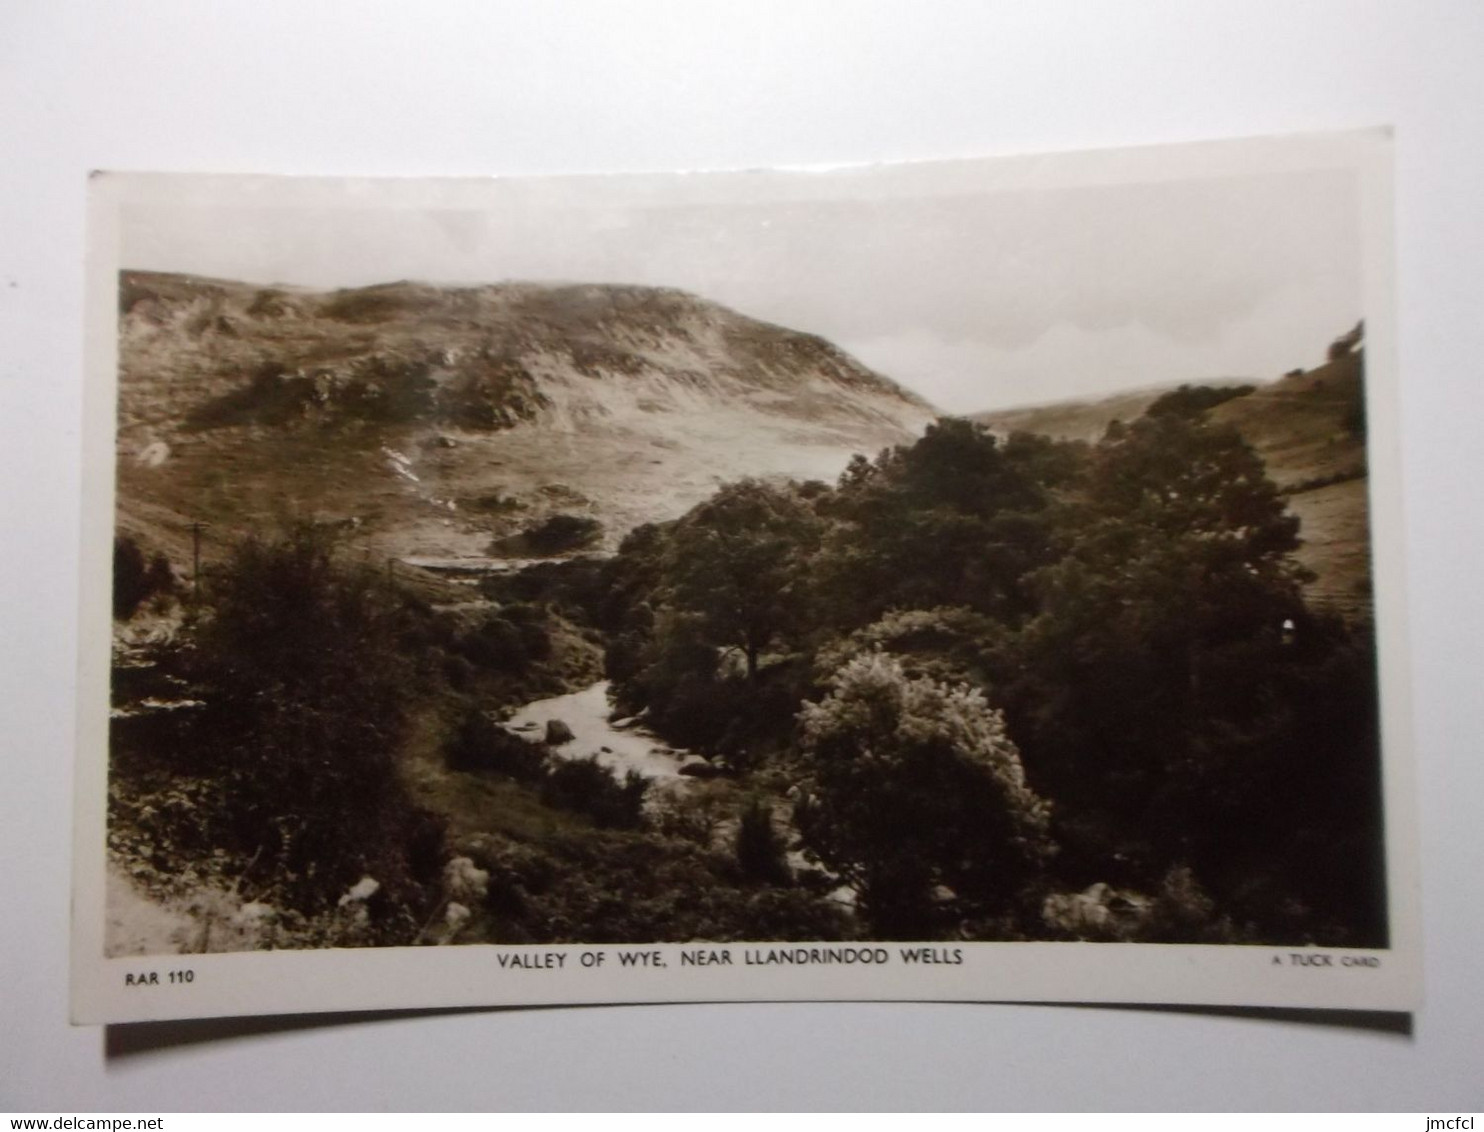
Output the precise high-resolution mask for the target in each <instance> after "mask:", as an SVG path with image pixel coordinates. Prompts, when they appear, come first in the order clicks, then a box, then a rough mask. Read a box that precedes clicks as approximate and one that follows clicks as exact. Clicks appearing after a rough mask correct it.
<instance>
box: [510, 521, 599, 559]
mask: <svg viewBox="0 0 1484 1132" xmlns="http://www.w3.org/2000/svg"><path fill="white" fill-rule="evenodd" d="M602 533H603V524H602V523H600V522H598V520H596V519H594V518H591V517H589V516H587V515H568V514H566V513H560V514H556V515H551V516H549V517H548V518H546V519H542V520H540V521H539V522H533V523H530V524H528V525H527V526H526V528H525V529H524V530H523V531H522V532H521V535H522V537H523V538H524V540H525V544H526V546H527V547H529V548H530V550H531V552H532V553H533V554H565V553H567V552H568V551H572V550H581V549H582V548H584V547H588V546H591V545H592V544H593V543H595V542H597V541H598V539H599V537H600V536H601V535H602Z"/></svg>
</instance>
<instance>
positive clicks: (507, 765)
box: [443, 709, 546, 782]
mask: <svg viewBox="0 0 1484 1132" xmlns="http://www.w3.org/2000/svg"><path fill="white" fill-rule="evenodd" d="M443 757H444V759H445V761H446V762H447V763H448V766H449V768H450V769H451V770H464V771H485V772H488V773H491V774H502V775H504V776H505V777H507V778H513V779H515V780H516V781H518V782H537V781H540V779H541V778H542V776H543V775H544V774H545V773H546V748H545V746H544V745H542V744H539V743H533V742H530V741H529V740H526V739H522V738H520V736H518V735H512V734H510V732H508V731H506V730H505V729H504V728H503V727H501V726H499V725H498V724H497V723H495V722H494V721H492V720H491V719H490V718H489V716H487V715H486V714H485V713H484V712H482V711H478V710H474V709H471V710H470V711H469V712H467V713H466V714H465V715H464V718H463V719H462V720H461V721H460V723H459V726H458V728H457V729H456V730H455V731H454V733H453V734H452V735H451V736H450V737H449V739H448V741H447V743H445V744H444V748H443Z"/></svg>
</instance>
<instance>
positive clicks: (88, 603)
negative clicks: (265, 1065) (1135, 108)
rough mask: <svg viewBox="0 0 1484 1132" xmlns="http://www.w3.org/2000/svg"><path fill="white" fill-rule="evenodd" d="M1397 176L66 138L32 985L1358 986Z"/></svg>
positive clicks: (1404, 934)
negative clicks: (48, 856) (610, 167)
mask: <svg viewBox="0 0 1484 1132" xmlns="http://www.w3.org/2000/svg"><path fill="white" fill-rule="evenodd" d="M1388 169H1389V139H1388V138H1387V137H1386V135H1385V134H1384V133H1381V132H1372V133H1359V134H1346V135H1323V136H1316V137H1314V138H1293V139H1267V140H1261V141H1252V142H1232V143H1210V144H1204V145H1192V146H1185V147H1174V148H1171V149H1168V150H1159V149H1150V150H1137V151H1116V152H1109V153H1090V154H1071V155H1062V156H1059V157H1046V158H1038V159H994V160H968V161H955V162H943V163H921V164H912V165H899V166H867V167H860V168H842V169H830V170H780V171H773V172H738V173H676V174H667V175H659V174H655V175H647V174H646V175H631V176H590V177H570V178H545V179H529V180H520V179H511V180H494V181H436V180H422V181H417V180H407V181H380V182H375V181H343V180H342V181H333V180H328V179H294V178H271V177H207V176H188V175H168V174H114V173H99V174H96V175H95V176H94V178H93V184H92V208H93V213H92V220H93V227H92V232H91V239H92V249H91V250H92V260H91V262H90V265H89V287H90V302H91V303H92V306H93V309H92V311H91V323H90V328H91V331H92V340H91V341H90V343H89V349H90V352H91V353H90V378H89V380H90V385H89V397H90V399H91V401H90V410H89V413H90V415H89V433H88V444H89V447H88V456H89V460H90V467H89V470H88V473H87V477H88V478H87V490H88V492H89V495H88V500H87V503H86V506H85V512H86V516H85V522H86V523H87V529H86V531H85V535H84V537H85V543H86V545H87V546H88V547H89V548H91V550H92V551H93V552H94V555H93V560H94V568H93V570H92V574H91V578H90V580H89V581H88V583H87V586H86V588H87V593H85V595H84V606H83V615H84V626H85V629H86V630H87V632H88V634H89V636H88V637H87V639H86V640H85V641H84V648H83V653H84V656H83V660H82V665H83V672H82V678H81V683H80V687H81V689H82V703H81V704H80V705H79V713H80V732H79V734H80V738H81V743H82V747H81V751H80V755H79V775H78V778H79V783H78V792H79V799H78V830H77V844H78V859H77V862H76V869H77V893H76V904H75V911H76V915H77V922H78V927H77V928H76V929H75V936H74V962H75V977H76V978H77V979H78V983H77V987H78V988H79V989H78V990H77V992H76V993H77V998H76V1003H75V1009H79V1010H80V1011H81V1012H82V1013H83V1014H85V1015H88V1016H90V1017H92V1019H93V1020H99V1019H100V1018H102V1017H103V1016H107V1017H108V1018H109V1019H110V1020H118V1019H120V1018H123V1017H136V1016H149V1017H168V1016H180V1015H189V1014H192V1013H208V1012H211V1013H247V1012H255V1011H272V1010H284V1009H290V1008H292V1009H296V1010H303V1009H330V1008H336V1009H345V1008H348V1007H350V1006H352V1005H364V1006H366V1007H374V1006H381V1005H400V1006H424V1005H446V1004H464V1003H468V1004H476V1003H485V1002H516V1001H519V1002H544V1001H552V1002H555V1001H633V1000H639V1001H662V1000H684V999H698V998H699V999H705V998H713V999H714V998H810V997H826V998H829V997H834V998H839V997H851V998H910V997H926V998H956V999H994V998H1032V999H1062V998H1072V999H1080V1000H1102V999H1107V1000H1110V1001H1170V1002H1230V1003H1250V1004H1256V1005H1263V1004H1297V1005H1304V1004H1310V1003H1311V1002H1312V1004H1315V1005H1321V1004H1323V1005H1336V1004H1338V1005H1349V1004H1353V1005H1356V1006H1392V1007H1395V1006H1401V1005H1405V1004H1407V1003H1408V1002H1409V1001H1410V997H1411V996H1412V995H1413V994H1414V993H1415V990H1414V983H1415V977H1416V953H1415V907H1414V899H1415V898H1414V894H1413V893H1412V891H1411V887H1412V886H1411V880H1410V877H1411V875H1412V874H1411V871H1410V870H1411V868H1412V852H1413V850H1412V840H1413V835H1414V831H1413V828H1412V817H1411V814H1410V811H1409V809H1408V806H1409V799H1410V793H1409V791H1410V775H1411V768H1410V763H1409V760H1410V751H1409V748H1408V736H1407V730H1406V723H1407V721H1406V701H1405V669H1404V666H1403V664H1402V660H1403V657H1402V655H1401V654H1400V652H1399V650H1400V647H1401V646H1400V636H1399V628H1400V626H1401V625H1403V624H1404V622H1403V620H1402V616H1403V615H1402V611H1401V610H1400V608H1399V606H1398V605H1397V604H1396V602H1397V598H1398V591H1397V585H1396V583H1397V581H1398V578H1399V576H1398V575H1397V574H1396V573H1395V569H1394V566H1389V565H1386V564H1385V562H1384V556H1383V555H1381V554H1380V553H1379V552H1378V551H1377V549H1376V548H1377V547H1380V546H1383V545H1385V542H1384V541H1383V540H1382V539H1381V538H1380V537H1377V535H1376V532H1377V531H1378V529H1380V530H1382V531H1383V532H1385V531H1389V532H1390V535H1391V539H1390V540H1389V541H1390V542H1392V543H1394V542H1395V541H1396V539H1397V538H1399V535H1400V532H1399V527H1398V525H1397V518H1396V515H1395V500H1396V496H1397V484H1396V477H1395V474H1394V473H1395V469H1394V464H1393V461H1394V453H1393V452H1392V448H1393V447H1394V446H1393V445H1392V444H1391V443H1390V441H1391V438H1392V437H1393V435H1394V432H1393V430H1394V427H1395V426H1394V422H1393V421H1391V420H1390V419H1389V411H1390V407H1391V405H1392V403H1393V401H1392V399H1393V398H1394V394H1395V380H1396V378H1395V372H1394V362H1393V360H1392V350H1393V341H1392V338H1391V337H1390V336H1389V335H1390V328H1391V326H1392V318H1393V313H1392V311H1391V309H1390V305H1391V304H1392V302H1393V301H1394V300H1393V296H1392V292H1391V282H1390V278H1389V275H1388V271H1389V260H1388V256H1389V248H1390V244H1389V240H1390V235H1389V227H1388V226H1389V214H1388V213H1387V212H1386V205H1387V192H1388V189H1389V182H1388V181H1387V180H1386V175H1387V171H1388ZM1378 436H1379V438H1380V440H1381V441H1382V443H1378ZM1089 944H1095V945H1100V946H1095V947H1088V946H1084V945H1089ZM638 945H645V946H643V947H640V946H638ZM986 945H994V946H993V947H988V946H986ZM305 952H318V953H320V957H319V958H318V959H316V960H315V965H313V966H312V967H311V966H298V965H296V961H297V960H299V959H302V958H304V955H303V953H305ZM1012 955H1016V956H1021V957H1022V958H1011V956H1012ZM247 956H250V957H252V958H251V959H248V958H244V957H247ZM374 956H382V957H387V958H388V959H394V960H395V962H396V964H398V966H395V967H390V966H385V965H382V966H377V967H375V968H374V970H376V971H377V972H380V973H382V974H381V976H380V977H378V979H377V980H376V981H375V984H374V990H372V989H370V987H371V984H370V983H369V982H368V983H367V984H365V987H364V988H363V990H362V991H357V990H356V989H355V987H353V986H352V987H349V988H347V987H345V986H342V985H340V984H339V983H336V985H335V988H334V990H333V993H330V992H328V991H327V995H328V997H327V999H326V1004H325V1005H319V1002H320V999H319V997H317V992H316V989H315V983H316V979H317V980H319V981H320V982H326V981H328V982H331V983H334V982H335V980H333V979H329V980H326V979H325V978H324V973H325V972H327V971H330V970H331V968H330V967H328V966H326V964H327V963H331V962H334V963H344V964H349V965H350V966H348V967H346V968H344V969H345V970H361V969H362V968H361V967H357V966H356V965H357V964H372V963H376V962H378V961H379V960H378V959H377V958H374ZM451 956H458V958H450V957H451ZM1175 956H1181V957H1183V959H1182V961H1181V964H1180V970H1179V972H1178V974H1176V973H1173V967H1174V966H1175V964H1174V963H1173V962H1172V960H1173V958H1174V957H1175ZM239 959H240V960H241V961H242V965H239V966H236V967H234V966H233V965H232V964H233V963H234V961H236V960H239ZM1022 961H1023V962H1024V963H1025V964H1027V966H1025V967H1023V968H1022V967H1017V966H1016V964H1018V963H1021V962H1022ZM249 963H252V964H256V965H253V966H246V964H249ZM584 968H587V970H583V969H584ZM339 969H340V968H335V970H339ZM364 969H365V970H372V969H373V968H371V967H369V966H367V967H365V968H364ZM1165 969H1170V970H1171V971H1172V974H1171V975H1170V978H1169V979H1168V980H1164V979H1163V976H1162V975H1161V971H1162V970H1165ZM1352 969H1353V970H1352ZM393 970H395V971H397V972H404V974H398V975H387V974H386V972H391V971H393ZM239 971H241V972H242V974H240V975H238V974H237V972H239ZM311 971H313V972H315V973H316V978H315V979H309V980H307V981H305V980H300V979H299V976H300V975H307V974H308V973H309V972H311ZM424 971H428V972H431V973H430V974H429V976H428V977H429V979H430V980H431V981H430V982H428V983H422V982H420V981H419V980H420V978H421V973H422V972H424ZM475 971H478V972H482V973H483V974H482V976H481V977H480V978H479V979H477V980H475V979H472V978H470V977H469V976H470V973H471V972H475ZM1038 972H1040V973H1038ZM187 976H189V977H187ZM625 978H627V979H628V982H627V983H625V982H624V980H625ZM584 979H585V980H586V981H584ZM296 980H299V981H296ZM512 980H516V981H512ZM521 980H523V981H521ZM1233 980H1235V981H1233ZM172 982H173V983H175V984H176V985H175V986H174V987H172V986H171V985H170V984H171V983H172ZM207 984H210V985H209V986H208V985H207ZM269 985H271V986H272V987H273V988H274V989H273V990H271V991H265V990H262V989H261V988H263V987H265V986H269ZM251 987H258V988H260V989H259V990H258V991H256V992H251V993H250V992H249V990H248V988H251ZM136 991H137V993H135V992H136ZM131 994H132V995H133V997H129V996H130V995H131ZM358 994H360V995H361V997H356V996H357V995H358ZM79 1004H80V1005H79Z"/></svg>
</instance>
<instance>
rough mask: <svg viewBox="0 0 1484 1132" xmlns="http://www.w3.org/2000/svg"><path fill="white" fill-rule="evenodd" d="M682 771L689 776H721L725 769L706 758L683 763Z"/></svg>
mask: <svg viewBox="0 0 1484 1132" xmlns="http://www.w3.org/2000/svg"><path fill="white" fill-rule="evenodd" d="M680 773H681V774H683V775H685V776H686V777H687V778H720V777H721V776H722V775H723V774H724V773H725V771H723V770H722V768H721V767H719V766H717V765H716V764H715V763H709V762H707V761H706V760H705V759H696V760H695V761H694V762H688V763H682V764H681V766H680Z"/></svg>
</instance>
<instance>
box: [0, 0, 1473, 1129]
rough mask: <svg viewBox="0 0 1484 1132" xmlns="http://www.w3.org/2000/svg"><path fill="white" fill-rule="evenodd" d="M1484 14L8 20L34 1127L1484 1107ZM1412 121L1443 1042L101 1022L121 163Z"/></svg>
mask: <svg viewBox="0 0 1484 1132" xmlns="http://www.w3.org/2000/svg"><path fill="white" fill-rule="evenodd" d="M1481 48H1484V7H1481V6H1479V5H1478V4H1476V3H1471V2H1468V0H1463V2H1458V3H1444V2H1442V0H1438V2H1432V3H1420V2H1417V3H1409V4H1406V5H1402V4H1383V3H1363V2H1353V3H1340V2H1333V3H1318V2H1303V0H1287V2H1266V0H1264V2H1252V0H1248V2H1245V3H1235V2H1229V3H1220V4H1217V3H1204V2H1190V3H1176V2H1173V0H1172V2H1167V3H1154V2H1134V0H1126V2H1123V0H1120V2H1112V0H1102V2H1097V3H1094V2H1091V0H1089V2H1086V3H1077V4H1073V3H1046V2H1027V0H1018V2H1014V3H930V2H925V0H922V2H919V3H916V4H908V3H886V2H881V3H869V4H868V3H843V2H842V3H834V4H826V3H806V2H802V0H794V2H791V3H784V2H779V3H765V2H762V0H751V2H748V3H703V2H696V0H691V2H683V0H676V2H673V3H660V2H642V3H639V2H635V3H621V2H608V3H600V2H592V3H580V4H579V3H551V4H537V3H528V4H523V5H517V4H505V3H493V2H488V0H483V2H481V0H467V2H464V3H453V2H447V3H411V2H406V3H367V2H360V3H350V2H345V3H338V4H337V3H327V2H302V0H301V2H296V3H283V4H276V5H275V4H268V3H263V2H261V0H259V2H257V3H246V2H243V3H235V2H233V3H227V2H222V3H213V4H203V3H191V2H188V0H179V2H174V3H148V2H138V3H130V4H125V3H117V2H115V3H106V2H103V0H98V2H94V3H66V2H60V0H51V2H48V0H7V2H6V3H4V4H3V5H0V537H3V538H4V545H3V548H0V632H3V636H0V641H3V644H0V759H3V763H0V765H3V767H4V779H3V783H0V862H3V865H0V1110H6V1109H39V1110H43V1111H50V1112H67V1111H87V1110H115V1111H129V1110H134V1111H138V1112H142V1113H143V1112H150V1111H168V1110H177V1109H200V1108H207V1109H212V1108H240V1109H259V1108H270V1109H281V1108H295V1109H297V1108H310V1109H313V1108H322V1107H323V1108H364V1107H371V1108H451V1107H458V1108H530V1107H580V1108H591V1107H620V1108H625V1107H661V1108H679V1107H784V1106H787V1107H811V1108H812V1107H835V1108H839V1107H847V1108H852V1107H908V1108H917V1107H935V1108H936V1107H942V1108H962V1107H989V1108H1043V1107H1061V1108H1232V1107H1240V1108H1248V1107H1284V1108H1340V1109H1346V1108H1367V1109H1374V1108H1388V1109H1420V1110H1428V1111H1431V1112H1434V1113H1447V1112H1448V1111H1450V1110H1460V1109H1470V1108H1472V1109H1478V1108H1480V1107H1484V1073H1481V1071H1480V1066H1481V1065H1484V969H1481V963H1480V958H1479V957H1480V956H1481V955H1484V912H1481V909H1484V884H1481V877H1484V851H1481V850H1484V832H1481V821H1480V809H1481V807H1480V802H1481V795H1484V790H1481V786H1484V769H1481V768H1484V756H1481V752H1480V744H1479V740H1480V738H1481V735H1484V726H1481V723H1480V716H1479V708H1478V702H1477V701H1478V697H1479V693H1480V691H1481V681H1480V678H1479V677H1480V674H1481V672H1484V657H1481V641H1484V598H1481V594H1484V586H1481V584H1480V578H1479V574H1480V570H1479V567H1480V564H1481V562H1484V556H1481V554H1480V549H1481V541H1484V536H1481V531H1480V523H1479V519H1480V514H1481V507H1480V504H1479V500H1478V491H1477V486H1476V485H1477V481H1478V479H1479V475H1480V457H1479V454H1478V453H1479V441H1480V432H1481V430H1480V425H1479V413H1478V404H1479V394H1478V392H1477V389H1476V385H1477V383H1478V382H1479V380H1480V373H1479V369H1480V360H1481V358H1484V341H1481V338H1484V319H1481V318H1480V312H1481V311H1484V303H1481V298H1484V294H1481V292H1484V286H1481V269H1484V225H1481V223H1480V220H1479V208H1480V206H1481V202H1484V159H1481V156H1480V143H1481V141H1484V69H1481V68H1480V66H1479V65H1478V55H1479V52H1480V49H1481ZM1378 123H1392V124H1394V125H1395V126H1396V128H1397V141H1398V145H1397V156H1398V178H1397V196H1398V209H1399V215H1398V226H1399V260H1400V278H1399V293H1400V306H1401V310H1400V314H1401V322H1400V333H1401V374H1402V385H1403V392H1402V398H1403V422H1402V423H1403V432H1404V458H1405V468H1406V476H1407V483H1406V486H1407V499H1406V504H1407V507H1408V538H1409V547H1408V558H1409V565H1410V570H1411V582H1410V592H1409V600H1410V603H1411V621H1412V635H1413V648H1414V657H1413V660H1414V664H1413V670H1414V684H1415V692H1414V701H1415V710H1416V716H1417V747H1418V754H1419V759H1420V767H1421V771H1420V778H1421V788H1422V805H1423V814H1422V817H1423V822H1422V826H1421V829H1422V851H1423V858H1424V868H1425V871H1426V883H1425V890H1424V902H1425V912H1426V922H1425V934H1426V942H1427V955H1426V964H1427V995H1428V1001H1427V1004H1426V1005H1425V1006H1424V1008H1423V1009H1422V1010H1421V1011H1420V1012H1419V1013H1418V1014H1416V1015H1415V1016H1414V1017H1413V1018H1412V1020H1411V1024H1410V1028H1408V1027H1407V1025H1406V1024H1405V1021H1404V1020H1403V1021H1402V1022H1400V1023H1399V1022H1398V1021H1397V1020H1394V1019H1393V1020H1389V1021H1388V1020H1380V1019H1369V1020H1361V1021H1366V1022H1369V1023H1370V1024H1365V1025H1359V1024H1355V1022H1353V1021H1350V1022H1347V1021H1346V1020H1344V1019H1343V1018H1341V1017H1337V1016H1330V1015H1326V1016H1305V1015H1284V1016H1281V1017H1280V1016H1272V1015H1263V1016H1232V1015H1219V1014H1212V1013H1201V1012H1187V1011H1178V1012H1177V1011H1154V1010H1112V1009H1095V1008H1086V1009H1083V1008H1067V1007H1030V1006H1016V1007H1011V1006H999V1005H952V1006H950V1005H922V1006H891V1005H872V1004H859V1005H846V1006H839V1005H836V1006H810V1005H754V1006H686V1007H623V1008H589V1009H581V1010H572V1009H567V1010H517V1011H494V1012H470V1013H460V1014H452V1015H436V1016H411V1017H409V1016H397V1017H385V1018H376V1019H361V1020H356V1021H353V1022H346V1021H344V1020H332V1021H329V1022H314V1023H306V1024H303V1025H295V1024H287V1023H285V1022H283V1021H282V1020H278V1021H274V1022H266V1023H265V1022H262V1021H253V1022H247V1023H234V1024H230V1025H217V1026H198V1025H175V1026H169V1027H157V1028H140V1027H131V1028H120V1027H115V1028H113V1029H112V1030H111V1031H109V1032H107V1033H105V1032H103V1031H101V1030H98V1029H73V1028H70V1027H69V1026H68V1025H67V1023H66V946H65V942H66V936H67V888H68V866H69V861H68V856H69V843H70V801H71V799H70V768H71V758H72V750H71V744H72V730H73V728H72V706H71V694H72V669H73V664H74V658H75V643H74V642H75V633H76V618H75V613H74V594H75V587H76V528H77V506H78V499H77V497H78V482H79V481H78V465H79V451H78V420H79V412H80V409H79V387H80V374H81V335H80V325H81V307H80V299H81V294H82V285H81V279H82V271H81V268H82V254H83V246H84V245H83V232H82V220H83V196H84V188H85V174H86V171H87V170H88V169H90V168H116V169H167V170H203V171H213V172H282V173H345V174H388V175H425V174H482V173H535V172H589V171H606V170H650V169H653V170H662V169H673V168H728V167H733V168H734V167H756V166H766V165H778V164H793V165H797V164H820V163H831V162H849V163H856V162H862V161H875V160H892V159H915V158H934V157H955V156H970V155H987V154H994V153H1009V152H1025V151H1037V150H1051V149H1072V148H1082V147H1090V146H1115V145H1129V144H1144V143H1152V142H1166V141H1183V140H1193V139H1199V138H1207V137H1223V136H1240V135H1249V134H1262V133H1275V132H1281V133H1287V132H1295V131H1305V130H1319V129H1336V128H1348V127H1355V126H1369V125H1375V124H1378Z"/></svg>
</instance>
